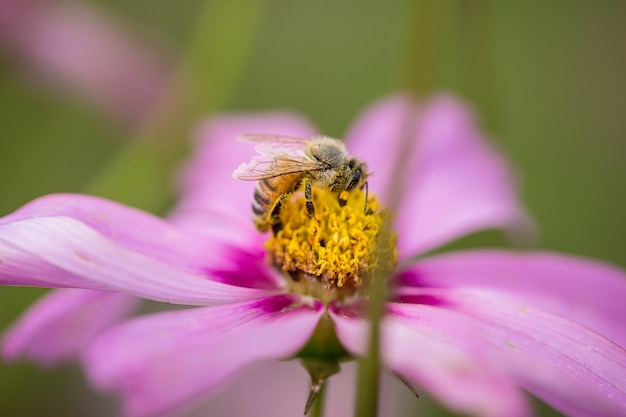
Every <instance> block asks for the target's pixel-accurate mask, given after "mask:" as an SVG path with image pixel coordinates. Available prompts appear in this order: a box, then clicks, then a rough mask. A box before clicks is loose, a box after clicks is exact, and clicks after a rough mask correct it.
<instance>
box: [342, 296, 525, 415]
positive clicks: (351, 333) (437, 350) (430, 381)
mask: <svg viewBox="0 0 626 417" xmlns="http://www.w3.org/2000/svg"><path fill="white" fill-rule="evenodd" d="M394 306H395V305H393V304H392V305H389V309H390V312H391V313H392V314H390V315H388V316H387V317H386V318H384V319H383V323H382V336H381V343H382V352H383V353H382V358H383V363H384V364H385V365H387V366H388V367H389V368H391V370H392V371H394V372H396V373H398V374H400V375H403V376H404V377H405V378H407V379H408V380H409V381H411V382H413V383H416V384H417V385H418V386H417V388H418V390H419V389H420V388H423V389H425V390H427V391H429V392H431V393H432V394H433V395H435V396H436V397H437V398H438V399H439V400H441V401H442V402H443V403H444V404H445V405H447V406H448V407H450V408H452V409H454V410H457V411H460V412H463V413H469V414H472V415H476V416H483V417H484V416H494V417H495V416H503V415H506V416H527V415H529V410H528V406H527V404H526V402H525V400H524V397H523V395H522V394H521V392H520V391H519V390H518V389H516V387H515V385H514V381H513V380H512V379H510V378H509V377H508V376H507V375H506V374H504V373H502V372H500V371H499V370H498V368H497V366H496V365H497V364H496V363H494V361H492V360H491V358H489V357H488V356H487V355H485V353H484V352H483V350H482V349H481V348H482V346H481V345H480V344H479V343H477V341H476V340H474V338H473V336H472V335H473V332H472V328H471V327H467V326H462V325H458V324H457V323H456V322H455V317H454V316H451V313H450V312H447V311H446V310H445V309H441V308H437V307H430V306H425V305H421V306H413V307H414V308H416V309H418V310H419V312H420V316H423V317H422V318H421V319H420V320H409V319H408V318H407V317H404V316H402V315H399V314H397V312H395V309H394ZM330 314H331V317H332V319H333V322H334V323H335V328H336V330H337V335H338V337H339V339H340V340H341V342H342V344H343V345H344V346H345V347H346V349H348V351H350V352H352V353H353V354H355V355H359V356H362V355H364V354H365V352H366V351H367V349H366V335H367V331H368V322H367V321H365V320H363V319H358V318H355V317H353V315H352V314H350V312H349V314H348V315H347V316H344V314H343V311H341V309H337V308H336V306H331V309H330ZM459 340H460V343H459Z"/></svg>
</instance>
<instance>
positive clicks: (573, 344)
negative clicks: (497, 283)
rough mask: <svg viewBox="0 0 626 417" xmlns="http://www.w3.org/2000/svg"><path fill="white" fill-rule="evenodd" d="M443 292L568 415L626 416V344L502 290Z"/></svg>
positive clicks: (529, 384)
mask: <svg viewBox="0 0 626 417" xmlns="http://www.w3.org/2000/svg"><path fill="white" fill-rule="evenodd" d="M443 292H444V296H443V299H444V300H446V301H447V302H448V303H449V305H450V308H452V309H454V310H456V311H459V312H462V313H463V314H465V315H467V316H469V317H472V318H474V319H475V322H476V325H475V326H474V327H475V328H476V329H477V334H479V335H480V337H482V338H484V339H485V340H486V341H487V342H488V346H487V347H486V349H491V350H493V351H499V353H504V355H505V356H506V364H505V365H506V366H507V367H508V368H509V369H510V372H511V373H512V374H513V375H515V377H516V378H518V379H519V381H520V384H521V385H522V386H524V387H525V388H526V389H528V390H529V391H530V392H532V393H533V394H535V395H536V396H538V397H539V398H541V399H543V400H544V401H546V402H547V403H549V404H551V405H552V406H554V407H555V408H557V409H559V410H560V411H563V412H565V413H567V414H568V415H573V416H589V417H591V416H599V415H602V416H623V415H626V351H625V350H624V349H622V348H621V347H619V346H618V345H616V344H614V343H612V342H611V341H609V340H608V339H605V338H604V337H602V336H601V335H599V334H597V333H595V332H593V331H591V330H589V329H588V328H585V327H583V326H580V325H579V324H577V323H575V322H573V321H570V320H568V319H567V318H563V317H559V316H556V315H553V314H550V313H547V312H545V311H542V310H540V309H537V308H535V307H534V306H532V305H527V304H525V303H524V302H521V301H519V300H517V299H515V298H512V297H506V296H503V295H502V294H500V293H497V292H490V291H486V290H457V291H454V290H444V291H443ZM494 354H495V353H494Z"/></svg>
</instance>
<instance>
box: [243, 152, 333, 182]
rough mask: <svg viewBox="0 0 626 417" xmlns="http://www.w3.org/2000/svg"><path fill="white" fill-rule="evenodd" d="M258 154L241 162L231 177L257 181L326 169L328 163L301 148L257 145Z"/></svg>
mask: <svg viewBox="0 0 626 417" xmlns="http://www.w3.org/2000/svg"><path fill="white" fill-rule="evenodd" d="M256 150H257V151H258V152H259V153H260V154H259V155H257V156H255V157H253V158H252V161H250V163H247V164H246V163H243V164H241V165H239V167H237V169H236V170H235V172H233V177H234V178H237V179H240V180H244V181H258V180H262V179H266V178H273V177H279V176H281V175H286V174H294V173H296V172H307V171H317V170H321V169H327V168H328V167H329V165H328V164H327V163H325V162H322V161H320V160H318V159H316V158H315V157H313V156H312V155H309V154H307V153H306V152H305V151H304V150H302V149H288V148H280V149H274V148H272V147H266V146H257V148H256Z"/></svg>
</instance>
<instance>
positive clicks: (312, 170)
mask: <svg viewBox="0 0 626 417" xmlns="http://www.w3.org/2000/svg"><path fill="white" fill-rule="evenodd" d="M238 139H239V140H240V141H243V142H253V143H257V144H258V145H257V146H256V148H255V149H256V151H257V152H259V155H257V156H255V157H253V158H252V161H251V162H250V163H247V164H246V163H243V164H241V165H240V166H239V167H238V168H237V169H236V170H235V172H233V177H234V178H236V179H240V180H244V181H258V183H257V185H256V189H255V191H254V199H253V201H252V213H253V215H254V223H255V225H256V227H257V229H258V230H259V231H261V232H265V231H267V230H268V229H269V228H270V227H272V230H273V231H274V233H278V231H279V230H280V229H281V228H282V224H281V222H280V217H279V216H280V210H281V207H282V204H283V203H284V201H285V200H286V199H287V198H289V197H290V196H291V195H292V194H293V193H294V192H296V191H297V190H299V189H300V188H301V187H304V198H305V200H306V210H307V213H308V215H309V216H311V217H314V216H315V207H314V206H313V191H312V186H313V185H315V186H317V187H320V188H325V189H328V190H330V191H332V192H335V193H337V196H338V199H339V204H341V205H345V204H346V202H347V200H348V195H349V194H348V193H349V192H350V191H352V190H354V189H357V188H358V189H362V188H363V187H365V190H366V198H365V201H366V204H367V177H368V176H369V172H368V170H367V166H366V165H365V163H364V162H363V161H361V160H359V159H357V158H353V157H351V156H350V155H348V151H347V150H346V147H345V146H344V144H343V143H342V142H341V141H339V140H337V139H333V138H329V137H326V136H319V137H315V138H313V139H299V138H293V137H288V136H278V135H257V134H252V135H242V136H239V137H238ZM365 210H367V206H366V207H365Z"/></svg>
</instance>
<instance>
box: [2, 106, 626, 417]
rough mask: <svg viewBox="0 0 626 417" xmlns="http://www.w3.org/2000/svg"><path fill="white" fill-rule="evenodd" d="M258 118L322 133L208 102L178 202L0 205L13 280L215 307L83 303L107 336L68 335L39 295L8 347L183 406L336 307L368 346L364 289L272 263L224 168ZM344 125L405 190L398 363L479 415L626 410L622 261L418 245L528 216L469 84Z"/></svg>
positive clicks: (393, 320)
mask: <svg viewBox="0 0 626 417" xmlns="http://www.w3.org/2000/svg"><path fill="white" fill-rule="evenodd" d="M250 132H255V133H271V134H284V135H292V136H299V137H310V136H313V135H314V134H315V133H316V132H315V131H314V129H313V128H312V127H311V126H310V125H309V124H308V123H307V122H306V121H305V120H303V119H302V118H300V117H298V116H296V115H293V114H289V113H268V114H261V115H246V114H241V115H228V116H222V117H219V118H214V119H211V120H209V121H208V122H207V123H206V124H205V125H204V126H203V127H202V129H201V130H200V132H199V135H198V137H199V138H200V143H199V144H198V146H199V151H198V152H197V153H196V154H195V156H194V159H193V160H192V161H191V163H190V164H189V165H188V166H187V167H186V170H185V172H184V174H183V175H182V177H181V186H182V189H183V198H182V200H181V202H180V204H179V205H178V206H177V208H176V209H175V210H174V211H173V213H172V214H171V216H170V217H169V219H168V220H167V221H165V220H162V219H159V218H156V217H153V216H151V215H149V214H147V213H144V212H141V211H138V210H135V209H131V208H128V207H124V206H121V205H119V204H116V203H114V202H111V201H106V200H103V199H99V198H95V197H88V196H78V195H53V196H47V197H43V198H40V199H38V200H35V201H33V202H31V203H29V204H27V205H26V206H24V207H22V208H21V209H19V210H17V211H16V212H14V213H12V214H10V215H8V216H6V217H4V218H2V219H0V282H1V283H3V284H6V285H31V286H44V287H53V288H81V289H84V290H98V291H101V292H100V293H97V294H100V295H99V296H97V297H103V296H104V294H111V292H119V293H123V294H129V295H132V296H136V297H143V298H147V299H152V300H157V301H163V302H168V303H174V304H184V305H191V306H202V307H199V308H190V309H186V310H180V311H174V312H166V313H160V314H154V315H147V316H143V317H140V318H135V319H130V320H128V321H127V322H125V323H123V324H120V325H117V326H113V327H110V326H111V325H112V324H113V323H114V322H115V321H116V320H118V319H119V318H120V317H121V316H122V315H123V313H120V314H112V315H111V318H110V319H107V318H106V317H105V318H99V317H98V316H97V315H95V316H94V315H89V314H87V315H86V316H84V317H85V319H86V321H84V322H81V324H83V325H84V324H88V323H90V322H93V323H94V328H95V330H94V333H97V334H98V335H97V336H96V337H95V340H93V338H94V335H91V336H90V337H86V338H84V339H82V340H83V342H82V343H77V344H72V346H70V348H68V346H67V343H66V341H65V340H63V338H59V337H55V336H56V335H58V333H57V332H56V331H53V332H52V333H53V334H52V335H51V336H49V335H46V334H45V326H38V325H37V323H35V324H34V325H33V324H32V322H33V321H36V319H37V318H39V320H43V321H46V316H45V314H47V313H46V311H47V309H46V308H45V306H44V307H40V309H41V311H40V312H39V313H38V314H32V315H31V317H30V318H29V319H26V320H25V321H24V322H23V323H22V324H20V325H18V326H16V327H15V328H13V330H12V331H10V332H9V333H8V336H7V337H6V339H5V344H4V352H5V356H10V357H14V356H16V355H18V354H19V353H20V352H25V353H27V354H30V355H32V356H33V357H35V358H38V359H43V360H46V358H57V357H59V356H67V352H70V351H72V352H81V356H82V358H83V362H84V365H85V367H86V370H87V372H88V375H89V378H90V379H91V381H92V382H93V383H94V384H95V385H96V386H98V387H100V388H102V389H106V390H113V391H116V392H118V393H119V394H121V395H122V397H123V400H124V408H125V411H126V413H127V414H129V415H133V416H152V415H160V414H167V413H172V412H175V411H176V412H177V411H180V410H181V409H184V408H187V407H189V406H190V405H191V404H193V403H194V402H195V401H196V400H198V399H199V398H201V397H203V396H205V395H207V394H208V393H211V392H213V391H215V390H216V389H217V388H219V387H221V386H222V385H223V383H224V382H225V381H226V380H227V379H228V378H230V377H231V376H232V375H233V374H234V373H236V372H237V371H239V370H241V369H243V368H244V367H246V366H248V365H250V364H252V363H256V362H259V361H267V360H282V359H287V358H292V357H293V356H294V355H297V354H298V352H299V351H300V350H301V349H302V348H303V347H304V346H305V345H306V344H307V342H308V341H309V339H310V337H311V335H312V334H313V331H314V330H315V328H316V326H317V324H318V321H319V320H320V318H322V317H330V319H331V320H332V323H333V325H334V329H335V331H336V334H337V336H338V338H339V341H340V342H341V344H342V346H343V347H344V348H345V349H346V350H347V351H348V352H349V353H350V354H351V355H353V356H361V355H364V354H366V343H365V338H366V333H367V330H368V323H367V320H365V319H364V318H363V317H362V316H361V313H360V309H359V306H360V303H359V300H356V301H354V302H353V303H349V302H343V303H339V302H335V301H332V302H330V303H329V304H328V306H325V305H324V304H323V303H322V302H321V301H319V300H315V299H313V298H312V297H310V296H303V295H300V294H297V293H294V292H290V290H289V288H290V287H289V285H288V282H289V279H290V278H287V277H285V276H283V275H281V274H278V273H276V272H275V271H274V270H273V269H271V268H269V267H268V266H267V264H266V261H265V250H264V247H263V241H264V236H263V235H261V234H259V233H258V232H257V231H256V230H255V229H254V226H253V223H252V221H251V220H250V213H249V211H250V204H251V201H252V194H253V191H254V183H251V182H243V181H236V180H234V179H231V178H230V173H231V172H232V171H233V169H234V168H235V167H237V166H238V165H239V164H240V163H241V162H243V161H245V160H247V159H248V158H249V155H250V153H251V150H250V146H249V145H247V144H242V143H236V142H233V138H234V137H235V136H236V135H238V134H241V133H250ZM346 141H347V146H348V147H349V149H350V151H351V153H352V154H354V155H357V156H359V157H360V158H362V159H363V160H365V161H366V162H367V164H368V166H369V168H370V170H371V171H373V172H374V175H372V177H371V179H370V184H369V188H370V192H373V193H376V194H377V195H378V197H379V198H380V199H381V200H382V201H391V202H393V201H396V202H397V207H398V209H397V211H396V214H397V217H396V221H395V228H396V230H397V231H398V251H399V255H400V262H399V264H400V267H399V268H398V269H397V270H396V271H395V272H394V274H393V276H392V277H390V280H391V282H392V283H393V284H394V285H393V286H392V287H391V288H392V292H391V293H390V297H389V301H388V303H387V314H386V316H385V317H384V318H383V322H382V338H381V344H382V360H383V363H384V364H385V365H386V367H388V368H389V369H390V370H391V371H392V372H394V373H396V374H398V375H400V376H401V377H402V378H404V379H405V380H406V381H407V382H408V383H410V384H411V385H414V386H415V387H417V389H418V391H421V390H425V391H429V392H430V393H431V394H433V395H434V396H436V397H437V398H438V399H439V400H440V401H442V402H443V403H444V404H446V405H447V406H448V407H450V408H452V409H454V410H457V411H460V412H464V413H469V414H472V415H479V416H525V415H528V414H530V411H529V408H528V404H527V401H526V398H525V395H524V391H527V392H530V393H532V394H534V395H536V396H537V397H539V398H541V399H543V400H544V401H546V402H547V403H549V404H551V405H552V406H554V407H555V408H557V409H559V410H561V411H563V412H564V413H567V414H570V415H574V416H598V415H607V416H610V415H614V416H618V415H624V413H626V385H625V383H624V381H626V352H625V351H624V349H623V348H622V346H626V332H625V331H624V326H623V323H624V321H625V320H626V306H624V303H623V300H624V299H626V280H625V279H626V275H625V274H624V273H623V272H621V271H619V270H617V269H615V268H613V267H611V266H608V265H604V264H602V263H599V262H595V261H590V260H583V259H578V258H573V257H567V256H564V255H558V254H553V253H538V252H524V253H516V252H510V251H503V250H475V251H469V252H463V253H452V254H445V255H436V256H432V257H428V258H424V259H422V258H421V257H419V258H417V255H421V254H424V253H426V252H428V251H429V250H431V249H434V248H436V247H437V246H438V245H441V244H443V243H446V242H449V241H451V240H453V239H455V238H458V237H460V236H462V235H464V234H467V233H471V232H474V231H477V230H481V229H484V228H494V227H520V225H524V224H525V223H527V219H526V218H525V215H524V212H523V210H522V209H521V208H520V206H519V202H518V200H517V198H516V195H515V193H514V189H513V187H512V184H511V176H510V173H509V171H508V168H507V165H506V163H505V161H504V159H503V158H502V156H501V155H500V154H499V153H498V152H496V151H494V150H493V149H492V148H490V147H489V146H488V145H487V144H486V143H485V142H484V141H483V139H482V137H481V135H480V134H479V132H478V131H477V129H476V127H475V124H474V120H473V118H472V116H471V114H469V112H468V110H467V109H466V108H465V107H464V106H463V105H462V104H461V103H459V102H458V101H456V100H455V99H453V98H451V97H446V96H440V97H437V98H435V99H433V100H432V101H430V102H428V103H427V104H425V105H423V106H418V105H416V104H415V103H413V102H412V101H411V100H410V99H409V98H408V97H406V96H395V97H392V98H390V99H387V100H385V101H382V102H380V103H378V104H376V105H374V106H373V107H372V108H370V109H369V110H368V111H366V113H365V115H364V116H362V118H361V119H360V120H359V121H358V122H357V124H356V125H355V126H354V127H353V128H352V129H351V131H350V132H349V133H348V134H347V136H346ZM409 145H412V146H409ZM398 161H400V162H398ZM76 294H79V295H78V296H77V297H82V296H85V297H89V296H93V294H94V293H92V292H84V293H76ZM80 294H82V295H80ZM90 294H91V295H90ZM51 304H52V307H50V309H49V310H52V311H53V313H54V314H58V317H61V318H62V319H61V321H64V320H66V319H71V317H69V314H68V313H67V311H69V308H68V309H67V310H65V311H63V309H60V310H61V311H59V307H56V306H55V303H53V302H52V303H51ZM78 304H80V305H82V306H85V305H87V304H88V303H78ZM123 310H124V309H120V310H116V311H122V312H123ZM325 311H327V312H328V315H326V314H325ZM63 317H65V318H63ZM96 318H98V319H99V321H96V320H95V319H96ZM87 320H88V321H87ZM92 320H93V321H92ZM103 323H104V324H103ZM58 327H60V328H61V330H62V329H63V328H64V327H63V326H58ZM87 327H88V326H87ZM29 328H31V330H30V331H29V330H28V329H29ZM107 329H108V330H107ZM53 330H55V329H53ZM56 330H58V329H56ZM42 331H43V332H44V333H41V332H42ZM100 332H101V333H100ZM81 334H83V333H81ZM304 399H305V398H304V393H303V398H302V402H303V404H304ZM276 401H277V402H279V401H280V399H276Z"/></svg>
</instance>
